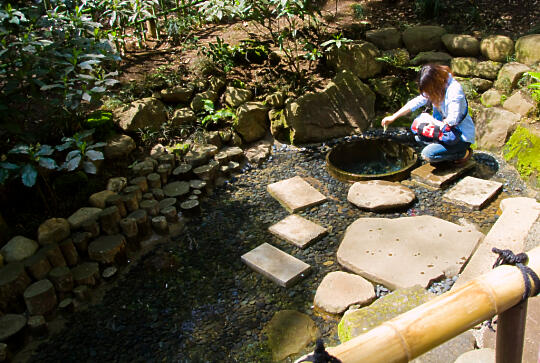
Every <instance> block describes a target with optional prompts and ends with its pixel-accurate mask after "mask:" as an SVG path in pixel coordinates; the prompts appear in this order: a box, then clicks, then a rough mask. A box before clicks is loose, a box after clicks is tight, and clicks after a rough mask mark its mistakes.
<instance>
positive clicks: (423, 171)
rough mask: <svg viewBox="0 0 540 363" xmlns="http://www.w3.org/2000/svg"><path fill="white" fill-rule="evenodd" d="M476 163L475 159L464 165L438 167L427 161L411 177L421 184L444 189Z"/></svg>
mask: <svg viewBox="0 0 540 363" xmlns="http://www.w3.org/2000/svg"><path fill="white" fill-rule="evenodd" d="M475 165H476V163H475V162H474V161H473V160H469V161H467V162H466V163H465V164H463V165H445V166H437V167H435V166H433V165H431V164H430V163H426V164H424V165H422V166H421V167H419V168H416V169H414V170H413V171H412V172H411V179H412V180H414V181H415V182H417V183H418V184H420V185H422V184H424V185H427V186H429V187H432V188H436V189H442V188H444V187H445V186H446V185H448V184H449V183H451V182H452V181H454V180H456V179H457V178H459V177H460V176H462V175H463V174H464V173H465V172H467V171H468V170H469V169H471V168H473V167H474V166H475Z"/></svg>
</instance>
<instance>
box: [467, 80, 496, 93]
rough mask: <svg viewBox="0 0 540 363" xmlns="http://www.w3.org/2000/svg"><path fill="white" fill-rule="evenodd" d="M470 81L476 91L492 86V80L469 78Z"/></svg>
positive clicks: (479, 91) (480, 91)
mask: <svg viewBox="0 0 540 363" xmlns="http://www.w3.org/2000/svg"><path fill="white" fill-rule="evenodd" d="M471 83H472V85H473V87H474V88H475V89H476V92H477V93H482V92H485V91H487V90H488V89H490V88H491V87H493V81H490V80H489V79H483V78H476V77H475V78H471Z"/></svg>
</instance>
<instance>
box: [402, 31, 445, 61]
mask: <svg viewBox="0 0 540 363" xmlns="http://www.w3.org/2000/svg"><path fill="white" fill-rule="evenodd" d="M444 34H446V30H444V28H442V27H440V26H432V25H419V26H413V27H410V28H408V29H406V30H405V31H404V32H403V43H405V47H406V48H407V50H408V51H409V53H411V54H417V53H420V52H427V51H430V50H439V49H441V47H442V41H441V37H442V36H443V35H444Z"/></svg>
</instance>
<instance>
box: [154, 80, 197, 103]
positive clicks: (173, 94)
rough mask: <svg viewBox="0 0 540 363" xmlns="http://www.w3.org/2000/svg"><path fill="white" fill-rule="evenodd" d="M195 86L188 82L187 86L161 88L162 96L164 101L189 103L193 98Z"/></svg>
mask: <svg viewBox="0 0 540 363" xmlns="http://www.w3.org/2000/svg"><path fill="white" fill-rule="evenodd" d="M194 90H195V87H194V86H193V85H192V84H188V85H186V86H185V87H174V88H168V89H164V90H161V92H160V97H161V99H162V100H163V101H164V102H170V103H187V102H189V101H190V100H191V95H193V91H194Z"/></svg>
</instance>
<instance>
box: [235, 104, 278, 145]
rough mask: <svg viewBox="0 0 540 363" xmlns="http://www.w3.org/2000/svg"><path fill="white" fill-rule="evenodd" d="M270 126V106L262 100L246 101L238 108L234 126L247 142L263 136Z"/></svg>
mask: <svg viewBox="0 0 540 363" xmlns="http://www.w3.org/2000/svg"><path fill="white" fill-rule="evenodd" d="M269 126H270V125H269V122H268V107H267V106H266V105H265V104H263V103H262V102H246V103H244V104H243V105H241V106H240V107H238V109H237V110H236V120H235V121H234V125H233V127H234V130H235V131H236V132H237V133H238V134H239V135H240V136H241V137H242V139H243V140H244V141H245V142H253V141H257V140H259V139H261V138H263V137H264V136H265V135H266V132H267V130H268V129H269Z"/></svg>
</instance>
